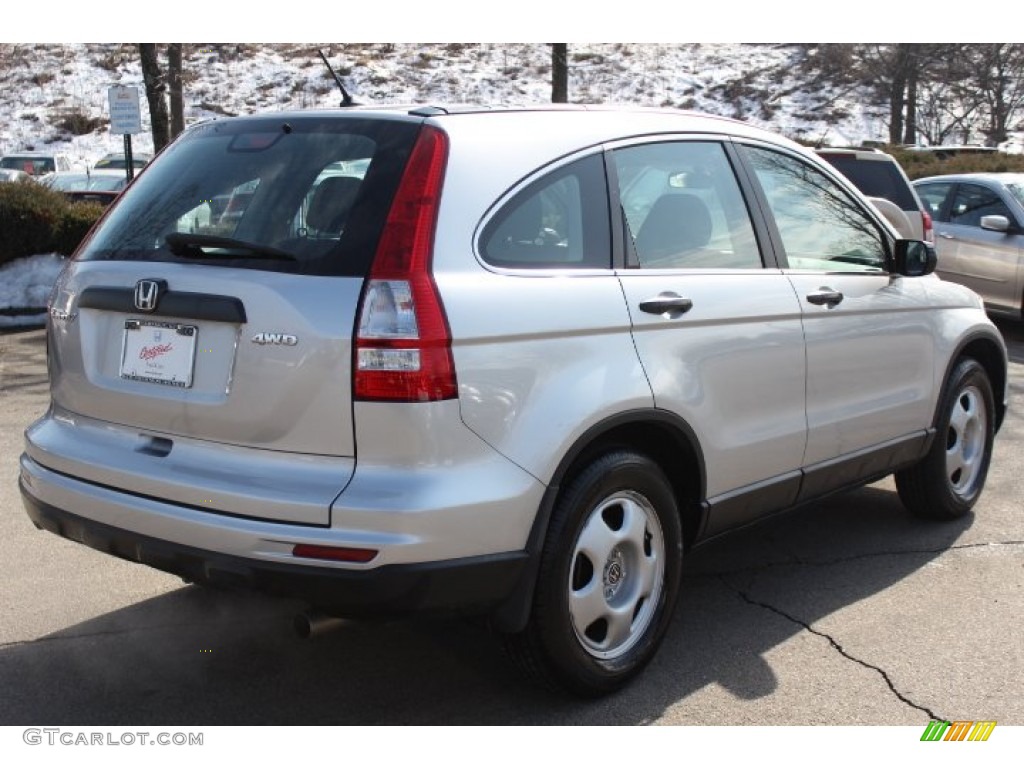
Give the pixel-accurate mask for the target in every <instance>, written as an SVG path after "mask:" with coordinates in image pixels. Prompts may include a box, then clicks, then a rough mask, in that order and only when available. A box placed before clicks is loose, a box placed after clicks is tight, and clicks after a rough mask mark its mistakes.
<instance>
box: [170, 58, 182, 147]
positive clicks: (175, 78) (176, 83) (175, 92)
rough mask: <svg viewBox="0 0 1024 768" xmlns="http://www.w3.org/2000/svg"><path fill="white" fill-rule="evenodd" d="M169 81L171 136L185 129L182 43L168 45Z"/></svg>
mask: <svg viewBox="0 0 1024 768" xmlns="http://www.w3.org/2000/svg"><path fill="white" fill-rule="evenodd" d="M167 82H168V84H169V85H170V93H171V138H172V139H173V138H174V137H175V136H177V135H178V134H179V133H181V132H182V131H184V130H185V103H184V101H183V99H182V96H181V43H168V45H167Z"/></svg>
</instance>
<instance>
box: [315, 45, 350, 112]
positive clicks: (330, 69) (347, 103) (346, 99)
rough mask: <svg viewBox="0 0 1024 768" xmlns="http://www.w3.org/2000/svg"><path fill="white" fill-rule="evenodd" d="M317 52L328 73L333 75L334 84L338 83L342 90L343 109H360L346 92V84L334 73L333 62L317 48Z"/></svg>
mask: <svg viewBox="0 0 1024 768" xmlns="http://www.w3.org/2000/svg"><path fill="white" fill-rule="evenodd" d="M316 52H317V53H319V54H320V58H321V59H323V60H324V64H326V65H327V71H328V72H330V73H331V77H333V78H334V82H336V83H337V84H338V87H339V88H341V106H343V107H358V106H360V105H359V104H357V103H356V102H354V101H352V97H351V96H350V95H349V92H348V91H346V90H345V84H344V83H342V82H341V78H340V77H338V75H337V73H336V72H335V71H334V68H333V67H332V66H331V62H329V61H328V60H327V57H326V56H324V52H323V51H321V50H320V49H319V48H317V51H316Z"/></svg>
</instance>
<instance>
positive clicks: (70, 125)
mask: <svg viewBox="0 0 1024 768" xmlns="http://www.w3.org/2000/svg"><path fill="white" fill-rule="evenodd" d="M107 122H108V121H107V120H106V118H103V117H89V115H87V114H85V113H84V112H81V111H78V110H72V111H70V112H67V113H65V114H64V115H62V116H61V117H60V118H59V119H57V120H55V121H54V125H56V126H57V127H58V128H60V129H61V130H64V131H67V132H68V133H70V134H71V135H72V136H84V135H85V134H87V133H92V132H93V131H95V130H97V129H99V128H102V127H103V126H104V125H106V124H107Z"/></svg>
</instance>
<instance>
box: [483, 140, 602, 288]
mask: <svg viewBox="0 0 1024 768" xmlns="http://www.w3.org/2000/svg"><path fill="white" fill-rule="evenodd" d="M609 231H610V222H609V219H608V185H607V183H606V181H605V173H604V163H603V162H602V160H601V156H600V155H591V156H589V157H586V158H583V159H582V160H577V161H575V162H573V163H570V164H568V165H566V166H563V167H561V168H559V169H557V170H555V171H552V172H551V173H549V174H547V175H545V176H543V177H541V178H540V179H538V180H537V181H535V182H533V183H531V184H530V185H529V186H527V187H526V188H525V189H523V190H522V191H521V192H519V193H518V194H516V195H515V196H514V197H513V198H512V199H511V200H509V201H508V202H507V203H505V205H503V206H502V208H501V209H500V210H499V211H498V213H497V214H496V215H495V216H494V217H493V218H492V219H491V220H490V222H488V224H487V226H486V227H484V231H483V234H482V236H481V238H480V253H481V255H482V256H483V258H484V261H486V262H487V263H488V264H493V265H494V266H497V267H507V268H527V269H530V268H552V269H563V268H569V269H580V268H608V267H610V266H611V236H610V234H609Z"/></svg>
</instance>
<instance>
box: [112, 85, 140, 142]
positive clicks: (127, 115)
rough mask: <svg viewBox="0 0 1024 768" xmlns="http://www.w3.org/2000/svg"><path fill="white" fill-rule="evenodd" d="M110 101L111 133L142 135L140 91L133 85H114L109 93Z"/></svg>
mask: <svg viewBox="0 0 1024 768" xmlns="http://www.w3.org/2000/svg"><path fill="white" fill-rule="evenodd" d="M107 98H108V99H109V101H110V132H111V133H124V134H131V133H142V113H141V111H140V110H139V89H138V88H136V87H135V86H131V85H113V86H111V87H110V89H109V90H108V91H107Z"/></svg>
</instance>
